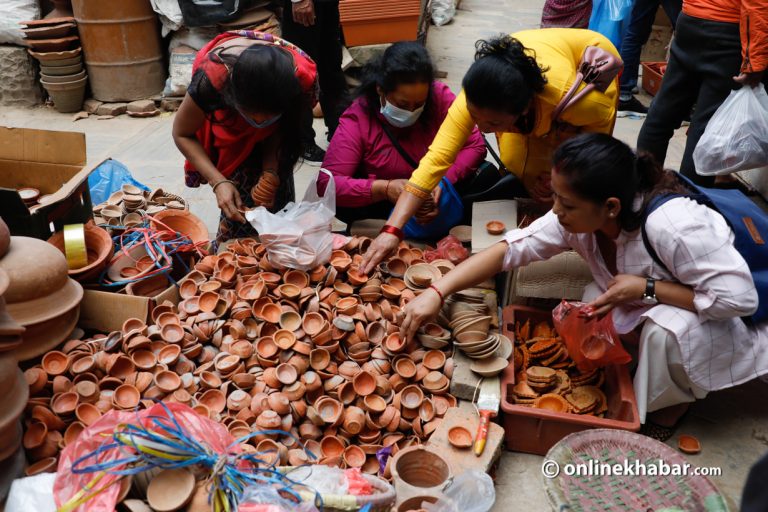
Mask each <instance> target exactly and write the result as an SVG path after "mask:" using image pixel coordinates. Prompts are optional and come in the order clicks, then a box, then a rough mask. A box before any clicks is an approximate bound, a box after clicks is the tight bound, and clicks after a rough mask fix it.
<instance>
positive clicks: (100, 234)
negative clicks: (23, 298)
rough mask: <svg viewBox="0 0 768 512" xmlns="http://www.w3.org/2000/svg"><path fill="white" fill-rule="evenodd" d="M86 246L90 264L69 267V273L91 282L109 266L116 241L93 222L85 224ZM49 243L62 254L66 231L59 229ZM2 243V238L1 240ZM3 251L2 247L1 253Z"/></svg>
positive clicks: (73, 276) (75, 277)
mask: <svg viewBox="0 0 768 512" xmlns="http://www.w3.org/2000/svg"><path fill="white" fill-rule="evenodd" d="M84 232H85V247H86V252H87V257H88V264H87V265H86V266H84V267H80V268H74V269H69V270H68V273H69V276H70V277H71V278H72V279H75V280H77V281H79V282H81V283H90V282H93V281H95V280H96V279H98V277H99V275H101V272H102V271H103V270H104V268H105V267H106V266H107V263H108V262H109V260H110V259H111V258H112V256H113V255H114V243H113V242H112V238H111V237H110V236H109V233H108V232H107V231H106V230H105V229H103V228H100V227H98V226H96V225H95V224H93V223H92V222H88V223H86V224H85V225H84ZM48 243H49V244H51V245H53V246H54V247H56V248H57V249H58V250H59V251H61V253H62V254H65V255H66V253H65V251H64V232H63V231H59V232H57V233H55V234H54V235H53V236H52V237H51V238H49V239H48ZM0 245H1V240H0ZM2 252H3V251H2V250H1V249H0V253H2Z"/></svg>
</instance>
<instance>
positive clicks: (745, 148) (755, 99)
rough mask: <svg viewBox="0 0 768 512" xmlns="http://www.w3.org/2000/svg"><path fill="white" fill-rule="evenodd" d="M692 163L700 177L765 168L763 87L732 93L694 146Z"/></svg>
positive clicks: (767, 119) (767, 102)
mask: <svg viewBox="0 0 768 512" xmlns="http://www.w3.org/2000/svg"><path fill="white" fill-rule="evenodd" d="M693 163H694V165H695V166H696V172H697V173H698V174H701V175H702V176H711V175H718V174H728V173H731V172H736V171H746V170H748V169H755V168H757V167H762V166H764V165H768V94H766V92H765V87H763V85H762V84H760V85H758V86H757V87H755V88H752V87H749V86H748V85H747V86H744V87H742V88H741V89H739V90H738V91H732V92H731V94H730V95H729V96H728V97H727V98H726V99H725V101H724V102H723V104H722V105H720V108H718V109H717V111H716V112H715V114H714V115H713V116H712V119H710V120H709V123H708V124H707V129H706V130H704V134H703V135H702V136H701V138H700V139H699V143H698V144H696V149H695V150H694V151H693Z"/></svg>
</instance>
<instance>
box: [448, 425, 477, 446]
mask: <svg viewBox="0 0 768 512" xmlns="http://www.w3.org/2000/svg"><path fill="white" fill-rule="evenodd" d="M448 442H449V443H451V445H452V446H454V447H456V448H459V449H466V448H469V447H471V446H472V433H471V432H470V431H469V430H467V429H466V428H464V427H461V426H455V427H452V428H451V429H450V430H448Z"/></svg>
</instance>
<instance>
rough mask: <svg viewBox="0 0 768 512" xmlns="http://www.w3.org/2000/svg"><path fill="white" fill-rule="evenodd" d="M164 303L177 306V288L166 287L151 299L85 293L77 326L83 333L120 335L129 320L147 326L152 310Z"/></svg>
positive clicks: (106, 293)
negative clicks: (141, 322)
mask: <svg viewBox="0 0 768 512" xmlns="http://www.w3.org/2000/svg"><path fill="white" fill-rule="evenodd" d="M166 300H169V301H171V302H173V303H174V304H178V303H179V300H180V297H179V289H178V287H177V286H176V285H173V286H169V287H168V288H166V290H165V291H163V292H162V293H160V294H159V295H155V296H154V297H136V296H133V295H125V294H122V293H113V292H105V291H101V290H85V294H84V296H83V302H82V303H81V304H80V322H79V324H78V325H80V327H82V328H84V329H95V330H97V331H101V332H112V331H119V330H120V329H121V328H122V326H123V323H124V322H125V321H126V320H128V319H129V318H139V319H141V320H144V321H145V322H148V321H149V319H150V316H149V314H150V312H151V311H152V308H154V307H155V306H156V305H158V304H161V303H162V302H165V301H166Z"/></svg>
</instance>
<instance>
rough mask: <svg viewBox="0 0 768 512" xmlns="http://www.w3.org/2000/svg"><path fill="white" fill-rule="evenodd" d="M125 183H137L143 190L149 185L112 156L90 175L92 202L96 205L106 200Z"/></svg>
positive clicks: (147, 188)
mask: <svg viewBox="0 0 768 512" xmlns="http://www.w3.org/2000/svg"><path fill="white" fill-rule="evenodd" d="M123 185H135V186H137V187H139V188H140V189H142V190H149V187H147V186H146V185H144V184H142V183H139V182H138V181H136V180H135V179H134V178H133V176H131V171H129V170H128V168H127V167H126V166H124V165H123V164H121V163H120V162H118V161H117V160H112V159H111V158H110V159H109V160H107V161H106V162H104V163H103V164H101V165H100V166H98V167H97V168H96V169H94V170H93V172H92V173H91V175H90V176H88V188H89V189H90V191H91V203H93V204H94V205H97V204H101V203H103V202H104V201H106V200H107V199H108V198H109V196H111V195H112V194H113V193H114V192H117V191H118V190H120V189H121V188H122V187H123Z"/></svg>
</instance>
